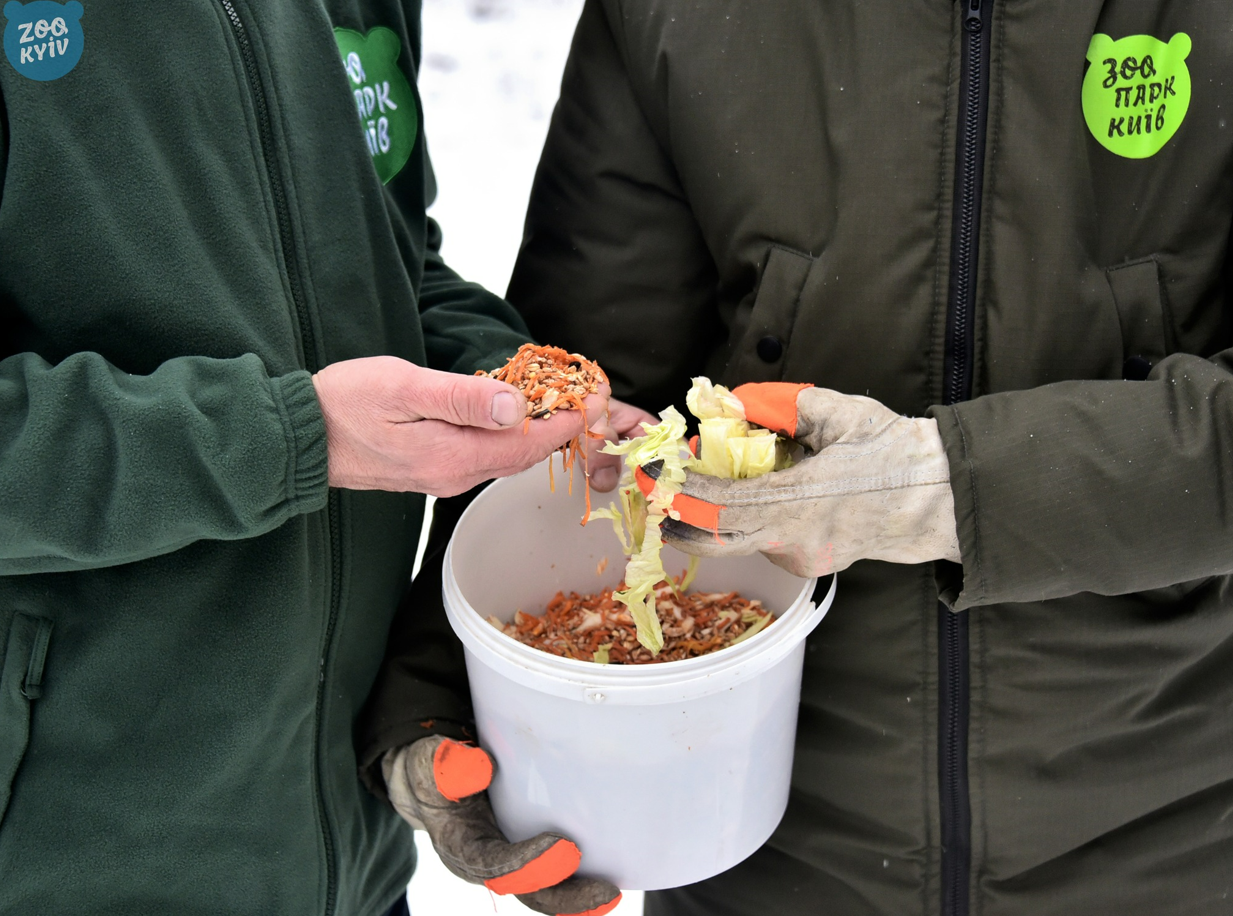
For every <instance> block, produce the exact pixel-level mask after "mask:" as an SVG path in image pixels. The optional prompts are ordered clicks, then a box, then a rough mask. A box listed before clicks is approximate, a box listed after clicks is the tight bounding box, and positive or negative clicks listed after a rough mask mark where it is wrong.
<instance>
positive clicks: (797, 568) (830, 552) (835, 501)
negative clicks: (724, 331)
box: [637, 382, 959, 576]
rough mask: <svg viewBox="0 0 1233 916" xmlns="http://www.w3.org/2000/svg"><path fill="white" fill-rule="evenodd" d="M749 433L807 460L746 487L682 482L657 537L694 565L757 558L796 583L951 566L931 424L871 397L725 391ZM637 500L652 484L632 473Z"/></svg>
mask: <svg viewBox="0 0 1233 916" xmlns="http://www.w3.org/2000/svg"><path fill="white" fill-rule="evenodd" d="M732 393H733V394H734V395H735V396H736V397H737V398H738V399H739V400H740V401H741V403H742V404H743V405H744V407H745V416H746V419H748V420H749V421H750V422H751V423H756V424H757V425H759V426H763V427H766V428H767V429H771V430H774V431H775V432H777V433H779V434H781V435H784V436H788V437H790V438H792V439H794V440H795V441H796V442H797V443H799V444H800V446H801V447H802V449H803V453H804V457H802V458H800V460H799V461H798V462H797V463H796V464H794V465H793V466H792V467H789V468H787V469H786V470H782V471H774V472H772V473H769V474H766V475H764V476H762V477H756V478H752V479H749V480H726V479H722V478H718V477H709V476H707V475H704V474H698V473H687V475H686V479H685V484H684V488H683V490H682V493H681V494H680V495H678V496H677V497H676V498H675V499H674V501H673V504H672V509H673V512H672V515H678V516H679V520H678V519H674V518H672V517H671V516H670V517H669V518H667V519H665V520H664V523H663V526H662V528H661V531H662V533H663V535H664V539H665V540H666V541H668V542H669V543H671V544H673V545H674V546H675V547H677V548H679V549H680V550H684V551H687V552H689V553H692V554H698V555H700V556H725V555H728V554H750V553H755V552H761V553H763V554H765V555H766V556H767V558H768V559H770V560H771V562H772V563H774V564H775V565H777V566H780V567H782V568H784V569H786V570H788V571H789V572H791V573H793V574H795V575H798V576H822V575H827V574H829V573H832V572H838V571H840V570H842V569H846V568H847V567H848V566H850V565H851V564H853V563H855V562H856V561H857V560H865V559H871V560H887V561H889V562H892V563H924V562H927V561H930V560H954V561H958V560H959V538H958V534H957V532H956V526H955V505H954V497H953V495H952V493H951V488H950V466H949V464H948V462H947V459H946V452H945V450H944V449H943V446H942V437H941V436H940V435H939V433H938V425H937V421H935V420H932V419H923V418H922V419H912V418H909V417H904V416H900V415H899V414H897V413H895V412H894V411H893V410H890V409H889V408H887V407H885V406H883V405H882V404H880V403H878V402H877V401H875V400H873V399H871V398H865V397H857V396H854V395H846V394H840V393H839V392H837V391H829V390H827V389H825V388H814V387H813V386H812V385H795V384H788V383H785V382H764V383H759V384H748V385H741V386H740V387H738V388H736V389H735V390H734V391H733V392H732ZM637 476H638V477H639V479H640V482H641V484H642V489H643V491H644V492H647V491H649V489H650V488H651V486H653V482H652V480H651V479H650V478H651V476H654V475H653V472H652V474H651V475H646V474H640V475H637Z"/></svg>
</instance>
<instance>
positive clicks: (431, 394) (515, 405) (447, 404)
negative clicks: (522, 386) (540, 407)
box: [406, 369, 527, 429]
mask: <svg viewBox="0 0 1233 916" xmlns="http://www.w3.org/2000/svg"><path fill="white" fill-rule="evenodd" d="M406 396H407V400H408V401H409V402H410V404H411V406H412V407H413V409H414V410H415V412H416V413H418V414H419V415H420V416H422V417H426V418H428V419H432V420H444V421H445V422H446V423H451V424H453V425H454V426H475V427H478V428H480V429H505V428H507V427H510V426H517V425H518V424H519V423H521V422H522V421H523V419H525V417H526V414H527V401H526V398H524V397H523V396H522V393H521V392H520V391H519V390H518V389H517V388H515V387H514V386H513V385H509V384H507V383H505V382H498V381H497V380H496V379H491V378H484V377H483V376H478V375H459V374H457V373H454V372H438V371H436V370H434V369H424V370H422V371H421V372H419V373H417V378H416V379H415V381H414V384H412V385H410V386H408V390H407V393H406Z"/></svg>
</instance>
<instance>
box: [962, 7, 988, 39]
mask: <svg viewBox="0 0 1233 916" xmlns="http://www.w3.org/2000/svg"><path fill="white" fill-rule="evenodd" d="M963 3H964V5H965V6H966V7H967V11H966V12H965V13H964V14H963V27H964V29H965V30H967V31H969V32H979V31H980V30H981V29H982V28H984V25H985V23H984V20H983V19H981V16H980V8H981V4H982V0H963Z"/></svg>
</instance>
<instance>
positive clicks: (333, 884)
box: [220, 0, 342, 916]
mask: <svg viewBox="0 0 1233 916" xmlns="http://www.w3.org/2000/svg"><path fill="white" fill-rule="evenodd" d="M220 3H221V4H222V7H223V12H224V13H226V15H227V21H228V22H230V24H231V32H232V35H233V36H234V37H235V40H236V45H237V46H238V47H239V50H240V59H241V61H242V62H243V64H244V72H245V74H246V76H247V77H248V87H249V90H250V91H251V93H252V100H253V108H254V109H255V111H256V117H257V132H258V139H259V141H260V143H261V154H262V158H263V160H264V162H265V169H266V177H267V178H268V179H269V185H270V193H271V196H272V197H273V199H274V216H275V220H276V223H277V231H278V241H279V244H280V246H281V247H282V252H283V263H284V264H285V265H286V268H287V285H288V286H289V288H290V291H291V301H292V304H293V305H294V306H295V316H296V320H297V323H298V324H299V330H300V347H301V349H302V350H303V361H304V368H305V369H307V370H308V371H309V372H316V371H317V370H318V369H320V368H321V361H320V360H319V359H318V357H317V345H316V335H315V334H314V333H313V325H312V319H311V317H310V316H309V314H308V302H307V300H306V298H305V296H304V286H303V282H302V280H301V278H300V273H299V269H298V268H297V266H296V265H297V264H298V261H297V259H296V253H295V243H294V237H293V235H292V232H291V208H290V207H289V206H288V204H287V194H286V190H285V184H284V178H283V173H282V167H281V165H280V163H279V160H278V154H277V152H276V150H275V146H274V131H273V128H272V126H271V123H270V105H269V99H268V97H267V96H266V92H265V85H264V84H263V83H262V81H261V71H260V69H258V67H257V52H256V51H255V49H254V48H253V45H252V42H251V41H250V40H249V37H248V30H247V28H246V27H245V25H244V21H243V20H242V19H241V18H240V14H239V13H238V12H237V11H236V8H235V5H234V4H233V3H232V0H220ZM340 511H341V510H340V506H339V499H338V493H337V492H336V491H334V490H331V491H330V495H329V508H328V515H329V529H330V559H331V562H330V568H331V570H332V575H331V583H330V609H329V616H328V618H327V619H326V626H325V645H324V647H323V651H322V656H321V676H320V677H319V678H318V679H317V696H316V706H315V708H314V712H313V751H314V753H313V780H314V782H315V783H316V789H317V807H318V810H319V811H320V816H321V838H322V843H323V844H324V846H325V868H326V891H325V911H324V916H333V913H334V909H335V907H336V905H337V897H338V866H337V862H336V858H337V856H336V852H335V849H334V838H333V833H332V832H331V829H330V823H329V816H328V814H327V813H326V812H327V810H328V809H327V807H326V798H325V788H324V784H323V780H322V776H321V759H320V753H319V751H318V749H319V748H320V747H321V730H322V718H323V716H324V709H325V689H326V683H325V673H326V666H327V664H328V662H329V657H330V650H331V647H332V646H333V642H334V630H335V626H336V624H337V621H338V609H339V607H340V604H341V598H342V571H341V569H340V568H339V567H340V560H339V558H340V557H341V555H342V551H341V541H342V533H341V532H342V526H341V522H340V518H339V516H340Z"/></svg>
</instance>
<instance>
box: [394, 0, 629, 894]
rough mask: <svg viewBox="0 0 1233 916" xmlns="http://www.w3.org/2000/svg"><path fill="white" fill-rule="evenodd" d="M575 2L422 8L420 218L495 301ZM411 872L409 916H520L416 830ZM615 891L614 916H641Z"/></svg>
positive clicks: (454, 1) (428, 3)
mask: <svg viewBox="0 0 1233 916" xmlns="http://www.w3.org/2000/svg"><path fill="white" fill-rule="evenodd" d="M581 11H582V0H424V13H423V15H424V56H423V63H422V66H421V67H420V74H419V88H420V95H421V97H422V98H423V104H424V133H425V136H426V137H427V138H428V149H429V152H430V154H431V156H432V162H433V168H434V169H435V171H436V175H437V187H438V196H437V202H436V203H435V204H434V205H433V207H432V208H431V209H430V211H429V212H430V214H431V215H432V216H433V217H434V218H435V219H436V220H437V221H438V222H439V223H440V224H441V229H442V232H443V233H444V244H443V246H442V249H441V251H442V254H443V255H444V257H445V261H446V263H447V264H449V265H450V266H451V267H452V268H454V270H456V271H457V272H458V273H459V274H461V275H462V276H463V277H465V278H466V279H468V280H474V281H476V282H478V283H482V284H483V285H484V286H486V287H488V288H489V289H491V290H493V291H494V292H496V293H501V294H503V293H504V292H505V287H506V286H507V284H508V283H509V276H510V272H511V271H512V270H513V267H514V259H515V257H516V256H517V254H518V244H519V242H520V240H521V239H522V221H523V215H524V213H525V211H526V204H527V196H528V194H529V193H530V190H531V179H532V178H533V177H534V174H535V166H536V163H537V162H538V161H539V154H540V149H541V148H542V147H543V143H544V136H545V134H546V133H547V131H548V119H549V117H550V116H551V114H552V107H553V105H555V104H556V100H557V96H558V94H559V92H560V85H561V71H562V69H563V68H564V66H565V58H566V55H567V54H568V52H569V43H570V39H571V38H572V36H573V32H574V25H575V24H576V23H577V21H578V15H579V13H580V12H581ZM415 839H416V847H417V849H418V850H419V853H420V864H419V867H418V868H417V869H416V872H415V877H414V878H412V879H411V886H410V887H409V888H408V889H407V899H408V901H409V903H410V906H411V913H412V916H491V914H494V913H496V914H511V916H512V914H520V913H530V912H531V911H530V910H528V909H527V908H526V907H524V906H523V905H522V904H520V903H519V902H518V901H517V900H515V899H514V898H512V897H496V896H494V895H492V894H490V893H489V892H488V891H487V890H486V889H485V888H483V887H480V886H477V885H473V884H467V883H465V882H463V881H461V880H459V879H458V878H456V877H454V875H452V874H450V873H449V872H448V871H446V869H445V866H444V865H442V864H441V860H440V859H438V858H437V856H436V853H434V852H433V849H432V844H431V843H429V842H428V837H427V836H426V835H425V834H424V833H422V832H420V831H417V832H416V834H415ZM641 913H642V894H641V892H638V891H630V892H626V894H625V899H624V900H623V901H622V902H621V904H620V905H619V906H618V907H617V908H616V909H615V910H613V916H641Z"/></svg>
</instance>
